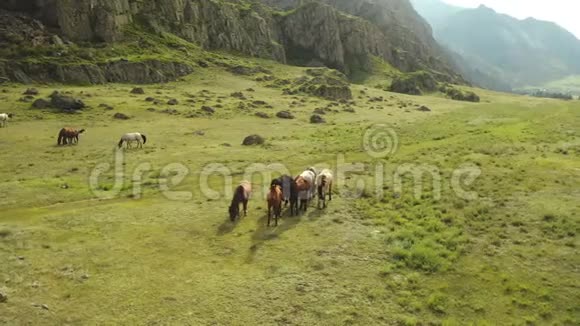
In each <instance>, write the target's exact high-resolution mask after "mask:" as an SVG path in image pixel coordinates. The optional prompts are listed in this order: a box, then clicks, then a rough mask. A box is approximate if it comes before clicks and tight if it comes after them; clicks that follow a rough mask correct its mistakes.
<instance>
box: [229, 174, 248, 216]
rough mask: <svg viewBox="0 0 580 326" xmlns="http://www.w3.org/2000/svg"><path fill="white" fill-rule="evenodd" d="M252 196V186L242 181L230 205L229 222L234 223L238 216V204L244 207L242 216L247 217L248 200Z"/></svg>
mask: <svg viewBox="0 0 580 326" xmlns="http://www.w3.org/2000/svg"><path fill="white" fill-rule="evenodd" d="M251 194H252V184H251V183H250V182H249V181H242V182H241V183H240V185H239V186H238V187H237V188H236V191H235V192H234V197H233V198H232V203H231V204H230V208H229V212H230V220H231V221H232V222H234V221H235V220H236V218H237V217H239V216H240V203H242V204H243V205H244V216H246V215H248V200H250V195H251Z"/></svg>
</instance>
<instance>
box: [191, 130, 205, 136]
mask: <svg viewBox="0 0 580 326" xmlns="http://www.w3.org/2000/svg"><path fill="white" fill-rule="evenodd" d="M192 134H194V135H196V136H205V131H203V130H196V131H194V132H193V133H192Z"/></svg>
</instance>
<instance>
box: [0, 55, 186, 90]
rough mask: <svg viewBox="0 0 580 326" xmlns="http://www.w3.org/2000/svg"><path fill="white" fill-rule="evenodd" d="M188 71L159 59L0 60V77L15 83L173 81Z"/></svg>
mask: <svg viewBox="0 0 580 326" xmlns="http://www.w3.org/2000/svg"><path fill="white" fill-rule="evenodd" d="M192 72H193V69H192V68H191V67H190V66H189V65H187V64H184V63H179V62H165V61H159V60H148V61H142V62H130V61H126V60H119V61H114V62H108V63H100V64H79V65H58V64H50V63H28V62H13V61H0V78H7V79H8V80H11V81H15V82H19V83H32V82H58V83H72V84H85V85H88V84H104V83H134V84H150V83H165V82H169V81H173V80H176V79H177V78H179V77H181V76H185V75H188V74H190V73H192Z"/></svg>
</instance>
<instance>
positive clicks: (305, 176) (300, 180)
mask: <svg viewBox="0 0 580 326" xmlns="http://www.w3.org/2000/svg"><path fill="white" fill-rule="evenodd" d="M294 180H295V181H296V189H297V190H298V199H300V208H299V210H303V211H305V212H306V209H307V207H308V201H309V200H310V199H312V194H313V193H314V189H315V182H316V174H315V173H314V172H312V171H311V170H310V169H309V170H306V171H304V172H302V173H301V174H300V175H299V176H297V177H296V179H294Z"/></svg>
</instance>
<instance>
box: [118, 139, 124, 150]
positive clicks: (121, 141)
mask: <svg viewBox="0 0 580 326" xmlns="http://www.w3.org/2000/svg"><path fill="white" fill-rule="evenodd" d="M118 146H119V148H121V147H122V146H123V138H121V140H119V144H118Z"/></svg>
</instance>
